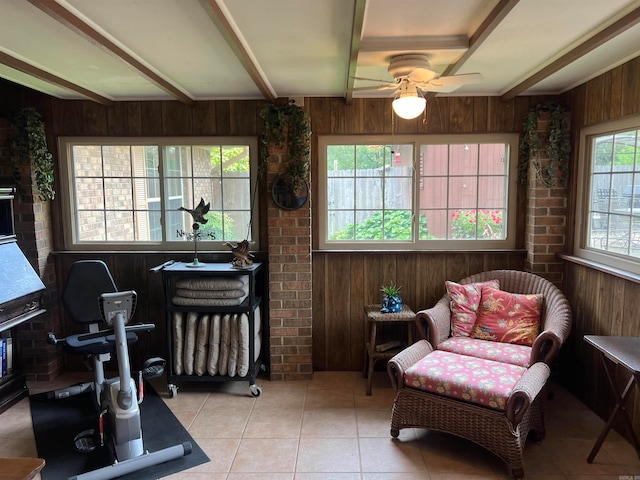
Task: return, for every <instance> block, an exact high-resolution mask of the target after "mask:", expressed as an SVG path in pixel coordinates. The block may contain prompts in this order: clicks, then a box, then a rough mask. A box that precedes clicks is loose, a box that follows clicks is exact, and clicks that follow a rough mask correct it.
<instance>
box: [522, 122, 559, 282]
mask: <svg viewBox="0 0 640 480" xmlns="http://www.w3.org/2000/svg"><path fill="white" fill-rule="evenodd" d="M548 118H549V114H548V113H544V114H542V115H540V118H539V119H538V127H537V129H538V132H543V131H545V129H546V127H547V122H548ZM540 137H541V138H543V136H542V135H540ZM540 156H541V157H544V156H546V153H545V150H544V146H543V148H542V149H541V151H540ZM548 164H549V159H548V158H540V165H541V166H542V167H543V168H544V167H545V166H547V165H548ZM568 196H569V189H568V188H567V187H562V186H557V185H556V186H553V187H545V186H544V185H543V183H542V181H541V180H540V179H539V178H538V177H537V174H536V171H535V168H534V167H533V165H532V162H531V161H530V162H529V170H528V173H527V213H526V230H525V232H526V238H525V247H526V250H527V258H526V260H525V269H526V270H528V271H530V272H532V273H535V274H537V275H540V276H541V277H544V278H546V279H547V280H549V281H551V282H553V283H554V284H556V285H557V286H558V287H559V286H561V285H562V273H563V269H564V267H563V263H562V261H561V260H560V258H558V257H557V255H556V254H558V253H561V252H566V251H567V199H568Z"/></svg>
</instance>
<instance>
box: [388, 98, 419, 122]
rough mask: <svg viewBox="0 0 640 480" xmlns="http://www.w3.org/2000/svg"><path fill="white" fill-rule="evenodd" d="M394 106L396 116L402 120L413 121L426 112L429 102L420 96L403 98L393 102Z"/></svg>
mask: <svg viewBox="0 0 640 480" xmlns="http://www.w3.org/2000/svg"><path fill="white" fill-rule="evenodd" d="M392 106H393V111H394V112H396V115H398V116H399V117H400V118H404V119H405V120H411V119H412V118H416V117H417V116H419V115H420V114H421V113H422V112H424V109H425V107H426V106H427V101H426V100H425V99H424V97H419V96H416V97H413V96H401V97H399V98H396V99H395V100H394V101H393V103H392Z"/></svg>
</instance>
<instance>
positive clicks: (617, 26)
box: [500, 7, 640, 102]
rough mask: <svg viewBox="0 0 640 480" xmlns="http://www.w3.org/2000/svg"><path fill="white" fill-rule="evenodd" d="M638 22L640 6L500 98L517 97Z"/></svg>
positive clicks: (639, 20)
mask: <svg viewBox="0 0 640 480" xmlns="http://www.w3.org/2000/svg"><path fill="white" fill-rule="evenodd" d="M638 22H640V7H638V8H636V9H635V10H632V11H631V12H629V13H628V14H626V15H625V16H624V17H622V18H621V19H619V20H618V21H616V22H614V23H612V24H611V25H609V26H608V27H606V28H603V29H602V30H600V31H599V32H598V33H596V34H595V35H594V36H592V37H591V38H589V39H587V40H585V41H584V42H582V43H581V44H580V45H578V46H577V47H575V48H574V49H572V50H570V51H569V52H567V53H565V54H564V55H562V56H561V57H560V58H558V59H556V60H554V61H553V62H551V63H550V64H549V65H547V66H546V67H544V68H543V69H541V70H539V71H537V72H536V73H534V74H533V75H531V76H530V77H529V78H527V79H525V80H523V81H522V82H520V83H519V84H518V85H516V86H515V87H513V88H512V89H510V90H509V91H508V92H506V93H505V94H504V95H502V96H501V97H500V99H501V100H503V101H505V102H506V101H509V100H511V99H513V98H515V97H516V96H518V95H519V94H521V93H522V92H524V91H526V90H527V89H529V88H530V87H532V86H533V85H535V84H537V83H540V82H541V81H542V80H544V79H545V78H547V77H549V76H551V75H553V74H554V73H556V72H558V71H559V70H561V69H563V68H564V67H566V66H567V65H569V64H571V63H573V62H575V61H576V60H578V59H579V58H580V57H583V56H584V55H586V54H587V53H589V52H591V51H592V50H595V49H596V48H598V47H599V46H600V45H602V44H604V43H606V42H608V41H609V40H611V39H612V38H614V37H616V36H618V35H620V34H621V33H623V32H625V31H626V30H628V29H629V28H631V27H633V26H634V25H636V24H637V23H638Z"/></svg>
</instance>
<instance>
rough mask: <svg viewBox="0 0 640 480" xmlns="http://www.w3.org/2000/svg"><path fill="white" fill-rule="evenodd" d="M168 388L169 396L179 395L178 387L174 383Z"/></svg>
mask: <svg viewBox="0 0 640 480" xmlns="http://www.w3.org/2000/svg"><path fill="white" fill-rule="evenodd" d="M167 390H168V391H169V398H173V397H175V396H177V395H178V387H177V386H176V385H174V384H173V383H172V384H170V385H167Z"/></svg>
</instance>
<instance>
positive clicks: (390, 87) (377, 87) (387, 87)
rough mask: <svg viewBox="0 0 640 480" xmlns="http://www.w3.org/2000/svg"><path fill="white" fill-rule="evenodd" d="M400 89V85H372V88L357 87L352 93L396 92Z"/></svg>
mask: <svg viewBox="0 0 640 480" xmlns="http://www.w3.org/2000/svg"><path fill="white" fill-rule="evenodd" d="M397 88H398V85H396V84H393V85H371V86H370V87H356V88H352V89H351V91H352V92H364V91H366V90H369V91H371V90H395V89H397Z"/></svg>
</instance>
